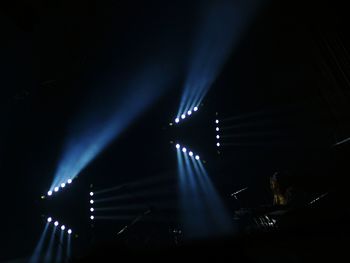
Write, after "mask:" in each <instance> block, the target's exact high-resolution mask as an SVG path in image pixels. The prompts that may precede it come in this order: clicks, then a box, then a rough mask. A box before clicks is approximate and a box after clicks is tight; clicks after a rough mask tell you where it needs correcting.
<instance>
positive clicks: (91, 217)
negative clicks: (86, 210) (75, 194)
mask: <svg viewBox="0 0 350 263" xmlns="http://www.w3.org/2000/svg"><path fill="white" fill-rule="evenodd" d="M89 195H90V197H91V198H92V197H93V196H94V192H90V194H89ZM90 204H91V206H92V205H93V204H94V200H93V199H90ZM94 211H95V209H94V208H93V207H90V212H91V215H90V219H91V220H94V219H95V216H94V215H93V214H92V213H93V212H94Z"/></svg>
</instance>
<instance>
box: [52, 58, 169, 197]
mask: <svg viewBox="0 0 350 263" xmlns="http://www.w3.org/2000/svg"><path fill="white" fill-rule="evenodd" d="M152 63H153V64H147V65H145V66H144V67H143V68H142V70H141V71H139V73H138V74H136V75H135V76H133V77H132V78H131V79H130V80H128V81H124V82H121V83H119V82H117V80H113V81H109V82H111V84H109V85H115V86H116V89H114V90H116V91H115V94H112V95H111V94H106V99H105V100H104V101H103V102H101V103H97V102H95V101H94V102H93V103H94V105H93V106H91V105H88V106H86V109H85V111H84V110H83V111H82V112H81V114H80V115H81V116H77V118H76V121H75V123H74V126H72V127H71V130H70V131H69V132H68V136H67V138H66V142H65V144H64V148H63V152H62V158H61V160H60V161H59V163H58V166H57V170H56V172H55V175H54V179H53V182H52V184H51V187H50V190H51V191H52V189H53V188H54V187H56V186H57V185H60V184H61V183H63V182H68V183H69V181H67V180H68V179H73V178H75V177H76V176H77V175H78V174H79V173H80V172H81V171H82V170H83V169H84V168H85V167H86V166H87V165H89V163H91V161H93V160H94V159H95V158H96V156H97V155H98V154H100V153H101V151H103V150H104V149H105V148H106V147H107V146H108V145H109V144H110V143H111V142H112V141H113V140H114V139H115V138H116V137H117V136H118V135H119V134H120V133H121V132H123V131H124V130H125V129H126V128H127V127H129V126H130V125H131V124H132V122H133V121H134V120H135V119H136V118H137V117H139V116H140V115H141V114H142V113H143V112H144V111H145V110H146V109H147V108H148V107H149V106H150V105H151V104H153V103H154V102H155V101H156V100H157V99H159V98H160V97H161V96H162V95H163V94H164V93H165V92H166V91H167V88H168V87H171V86H170V85H168V84H169V83H171V79H172V76H174V74H173V70H171V69H170V68H169V67H168V66H167V65H165V64H164V63H163V62H161V63H158V64H155V63H154V62H152ZM120 86H122V87H123V88H122V89H121V88H120Z"/></svg>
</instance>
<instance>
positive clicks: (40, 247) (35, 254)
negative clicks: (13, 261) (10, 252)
mask: <svg viewBox="0 0 350 263" xmlns="http://www.w3.org/2000/svg"><path fill="white" fill-rule="evenodd" d="M48 229H49V223H46V225H45V228H44V231H43V233H42V234H41V236H40V239H39V241H38V244H37V245H36V247H35V249H34V252H33V254H32V256H31V257H30V260H29V263H37V262H40V257H41V255H42V253H43V248H44V241H45V238H46V235H47V230H48Z"/></svg>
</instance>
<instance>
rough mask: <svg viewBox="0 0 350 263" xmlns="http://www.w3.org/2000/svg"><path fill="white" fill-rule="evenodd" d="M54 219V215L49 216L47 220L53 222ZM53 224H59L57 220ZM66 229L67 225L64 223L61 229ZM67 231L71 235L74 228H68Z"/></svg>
mask: <svg viewBox="0 0 350 263" xmlns="http://www.w3.org/2000/svg"><path fill="white" fill-rule="evenodd" d="M52 221H53V219H52V217H48V218H47V222H49V223H51V222H52ZM53 224H54V225H55V226H56V227H57V226H58V225H59V223H58V221H55V222H54V223H53ZM65 229H66V226H65V225H62V226H61V230H62V231H64V230H65ZM67 233H68V234H69V235H70V234H72V229H68V230H67Z"/></svg>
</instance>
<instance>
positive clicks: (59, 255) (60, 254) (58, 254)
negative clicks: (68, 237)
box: [55, 227, 64, 263]
mask: <svg viewBox="0 0 350 263" xmlns="http://www.w3.org/2000/svg"><path fill="white" fill-rule="evenodd" d="M61 228H62V227H61ZM62 230H64V229H62ZM63 235H64V232H63V231H61V233H60V243H59V244H58V248H57V251H56V261H55V262H57V263H59V262H62V257H63V249H62V245H63Z"/></svg>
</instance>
